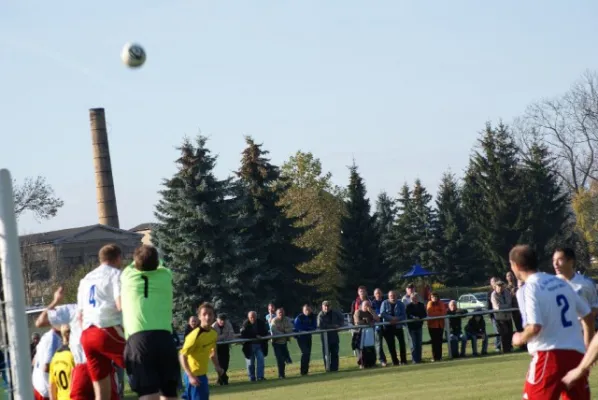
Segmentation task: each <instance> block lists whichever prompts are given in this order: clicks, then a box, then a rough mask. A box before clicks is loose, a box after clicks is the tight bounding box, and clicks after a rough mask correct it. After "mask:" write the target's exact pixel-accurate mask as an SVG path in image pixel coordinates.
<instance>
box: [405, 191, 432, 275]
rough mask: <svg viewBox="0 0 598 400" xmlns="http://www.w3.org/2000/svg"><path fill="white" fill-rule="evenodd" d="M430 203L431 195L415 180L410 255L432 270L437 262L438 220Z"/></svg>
mask: <svg viewBox="0 0 598 400" xmlns="http://www.w3.org/2000/svg"><path fill="white" fill-rule="evenodd" d="M431 202H432V195H431V194H430V193H428V191H427V189H426V188H425V187H424V186H423V185H422V183H421V181H420V180H419V179H416V180H415V185H414V187H413V192H412V208H411V210H412V212H413V218H412V220H413V239H414V241H413V248H412V250H411V254H412V257H413V259H414V261H415V262H417V263H420V264H421V265H422V266H424V267H425V268H428V269H432V270H434V269H436V266H437V265H438V262H439V254H438V252H437V247H438V219H437V216H436V212H435V210H434V209H433V208H432V205H431Z"/></svg>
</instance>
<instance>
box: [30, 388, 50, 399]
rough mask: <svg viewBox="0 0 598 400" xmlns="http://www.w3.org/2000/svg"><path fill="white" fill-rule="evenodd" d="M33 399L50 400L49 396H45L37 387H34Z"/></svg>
mask: <svg viewBox="0 0 598 400" xmlns="http://www.w3.org/2000/svg"><path fill="white" fill-rule="evenodd" d="M33 399H34V400H50V399H49V398H48V397H44V396H42V395H41V394H39V392H38V391H37V390H35V389H33Z"/></svg>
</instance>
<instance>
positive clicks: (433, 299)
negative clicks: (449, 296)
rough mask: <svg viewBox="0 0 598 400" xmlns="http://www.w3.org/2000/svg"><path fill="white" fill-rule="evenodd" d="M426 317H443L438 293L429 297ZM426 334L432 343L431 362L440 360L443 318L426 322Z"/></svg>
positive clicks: (444, 310) (444, 307) (443, 309)
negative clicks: (428, 334)
mask: <svg viewBox="0 0 598 400" xmlns="http://www.w3.org/2000/svg"><path fill="white" fill-rule="evenodd" d="M426 310H427V312H428V317H444V316H445V315H446V306H445V305H444V303H443V302H441V301H440V299H439V298H438V293H432V294H431V295H430V301H429V302H428V306H427V307H426ZM428 332H429V333H430V339H431V341H432V361H440V360H442V336H443V334H444V318H441V319H434V320H431V321H428Z"/></svg>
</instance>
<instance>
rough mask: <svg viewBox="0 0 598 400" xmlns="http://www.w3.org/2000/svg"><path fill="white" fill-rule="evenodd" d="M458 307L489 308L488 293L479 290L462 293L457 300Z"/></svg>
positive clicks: (471, 308)
mask: <svg viewBox="0 0 598 400" xmlns="http://www.w3.org/2000/svg"><path fill="white" fill-rule="evenodd" d="M457 307H458V308H461V309H464V310H473V309H476V308H481V309H483V310H486V309H488V293H484V292H477V293H468V294H464V295H461V297H459V300H457Z"/></svg>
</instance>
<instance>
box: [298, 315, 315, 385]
mask: <svg viewBox="0 0 598 400" xmlns="http://www.w3.org/2000/svg"><path fill="white" fill-rule="evenodd" d="M293 325H294V327H295V332H311V331H315V330H316V329H318V318H317V317H316V316H315V315H314V313H313V312H312V310H311V306H310V305H309V304H305V305H304V306H303V313H301V314H299V315H297V318H295V322H294V324H293ZM297 344H298V345H299V350H301V375H302V376H304V375H307V374H308V372H309V361H310V359H311V344H312V335H300V336H297Z"/></svg>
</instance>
